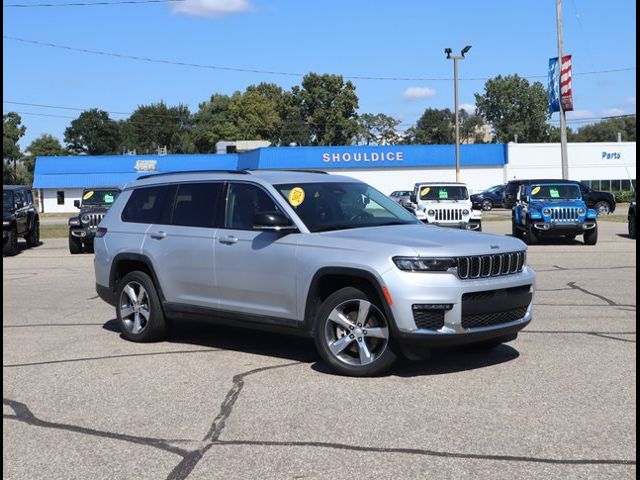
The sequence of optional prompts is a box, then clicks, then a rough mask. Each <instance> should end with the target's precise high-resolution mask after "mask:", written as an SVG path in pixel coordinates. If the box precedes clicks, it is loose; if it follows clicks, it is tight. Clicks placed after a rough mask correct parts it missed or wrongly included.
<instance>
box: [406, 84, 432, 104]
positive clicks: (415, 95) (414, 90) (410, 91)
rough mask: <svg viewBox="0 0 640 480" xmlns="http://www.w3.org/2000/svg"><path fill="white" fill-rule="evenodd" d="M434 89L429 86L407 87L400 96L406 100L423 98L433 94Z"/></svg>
mask: <svg viewBox="0 0 640 480" xmlns="http://www.w3.org/2000/svg"><path fill="white" fill-rule="evenodd" d="M435 94H436V91H435V90H434V89H433V88H429V87H409V88H407V89H406V90H405V91H404V92H403V93H402V96H403V97H404V98H405V99H406V100H412V101H413V100H424V99H425V98H429V97H433V96H435Z"/></svg>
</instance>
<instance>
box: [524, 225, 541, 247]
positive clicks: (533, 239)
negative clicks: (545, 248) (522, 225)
mask: <svg viewBox="0 0 640 480" xmlns="http://www.w3.org/2000/svg"><path fill="white" fill-rule="evenodd" d="M525 241H526V243H527V245H535V244H536V243H538V234H537V233H536V230H535V227H534V226H533V225H529V227H528V228H527V236H526V238H525Z"/></svg>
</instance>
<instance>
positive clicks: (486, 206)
mask: <svg viewBox="0 0 640 480" xmlns="http://www.w3.org/2000/svg"><path fill="white" fill-rule="evenodd" d="M503 194H504V185H495V186H493V187H491V188H487V189H486V190H485V191H484V192H480V193H474V194H473V195H471V204H472V205H473V208H477V209H482V210H486V211H489V210H491V209H492V208H495V207H502V196H503Z"/></svg>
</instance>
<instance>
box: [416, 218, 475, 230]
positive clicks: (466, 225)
mask: <svg viewBox="0 0 640 480" xmlns="http://www.w3.org/2000/svg"><path fill="white" fill-rule="evenodd" d="M423 222H424V223H426V224H427V225H435V226H436V227H446V228H457V229H459V230H479V229H480V220H470V221H469V222H456V223H444V222H429V221H428V220H423Z"/></svg>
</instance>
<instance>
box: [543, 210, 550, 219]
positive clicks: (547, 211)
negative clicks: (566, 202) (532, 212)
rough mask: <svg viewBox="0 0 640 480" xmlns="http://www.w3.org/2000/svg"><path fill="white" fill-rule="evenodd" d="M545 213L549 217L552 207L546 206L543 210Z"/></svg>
mask: <svg viewBox="0 0 640 480" xmlns="http://www.w3.org/2000/svg"><path fill="white" fill-rule="evenodd" d="M542 213H543V215H546V216H547V217H548V216H549V215H551V209H550V208H545V209H544V210H542Z"/></svg>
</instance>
